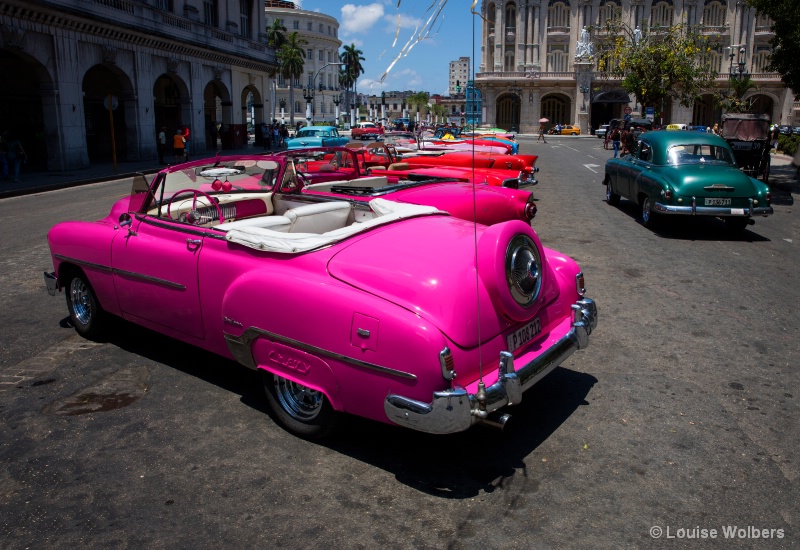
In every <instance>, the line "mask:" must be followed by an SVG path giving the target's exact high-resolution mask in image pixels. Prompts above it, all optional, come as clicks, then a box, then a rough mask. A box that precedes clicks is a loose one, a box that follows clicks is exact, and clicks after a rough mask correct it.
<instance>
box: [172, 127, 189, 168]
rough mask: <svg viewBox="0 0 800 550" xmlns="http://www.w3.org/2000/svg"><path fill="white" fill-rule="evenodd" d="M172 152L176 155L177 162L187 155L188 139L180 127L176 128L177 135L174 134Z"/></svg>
mask: <svg viewBox="0 0 800 550" xmlns="http://www.w3.org/2000/svg"><path fill="white" fill-rule="evenodd" d="M172 154H173V155H174V156H175V162H181V161H182V160H183V158H184V156H185V155H186V140H185V139H184V138H183V133H181V131H180V129H177V130H175V135H174V136H172Z"/></svg>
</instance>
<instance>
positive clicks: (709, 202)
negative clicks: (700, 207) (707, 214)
mask: <svg viewBox="0 0 800 550" xmlns="http://www.w3.org/2000/svg"><path fill="white" fill-rule="evenodd" d="M730 205H731V199H706V206H730Z"/></svg>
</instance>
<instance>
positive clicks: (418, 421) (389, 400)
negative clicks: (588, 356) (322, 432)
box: [383, 298, 597, 434]
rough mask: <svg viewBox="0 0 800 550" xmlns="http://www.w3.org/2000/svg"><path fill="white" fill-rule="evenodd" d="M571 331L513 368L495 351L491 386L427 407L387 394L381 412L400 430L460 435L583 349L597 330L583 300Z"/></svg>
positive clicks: (509, 358) (458, 392)
mask: <svg viewBox="0 0 800 550" xmlns="http://www.w3.org/2000/svg"><path fill="white" fill-rule="evenodd" d="M572 311H573V318H572V328H571V329H570V331H569V332H568V333H567V334H566V335H564V336H563V337H561V338H560V339H559V340H558V341H557V342H556V343H555V344H553V345H552V346H551V347H550V348H549V349H548V350H546V351H545V352H544V353H542V354H541V355H539V356H538V357H536V358H535V359H533V360H532V361H530V362H529V363H527V364H525V365H522V366H521V367H520V368H519V369H517V370H515V369H514V356H513V355H512V354H511V353H509V352H506V351H503V352H501V353H500V363H499V365H498V378H497V382H495V383H494V384H492V385H491V386H489V387H488V388H485V390H484V389H482V388H480V389H479V390H478V392H477V393H475V394H470V393H468V392H467V391H466V390H465V389H464V388H461V387H456V388H453V389H452V390H447V391H441V392H434V394H433V400H432V401H431V402H430V403H423V402H421V401H416V400H414V399H409V398H407V397H403V396H402V395H396V394H389V395H388V396H387V397H386V399H385V401H384V403H383V410H384V412H385V413H386V417H387V418H388V419H389V420H391V421H392V422H394V423H395V424H399V425H400V426H405V427H407V428H411V429H414V430H419V431H423V432H427V433H433V434H444V433H453V432H457V431H463V430H466V429H467V428H469V427H470V426H471V425H472V424H475V423H479V422H484V421H486V420H487V419H491V413H493V412H495V411H497V410H498V409H500V408H502V407H504V406H506V405H509V404H518V403H520V402H521V401H522V394H523V392H524V391H525V390H528V389H530V388H531V387H532V386H533V385H534V384H536V383H537V382H538V381H539V380H541V379H542V378H544V377H545V376H546V375H547V374H548V373H549V372H550V371H552V370H553V369H555V368H556V367H557V366H558V365H560V364H561V363H562V362H563V361H564V360H566V359H567V358H568V357H569V356H570V355H572V354H573V353H574V352H576V351H577V350H581V349H584V348H585V347H586V346H588V345H589V335H590V334H591V333H592V330H594V329H595V328H596V327H597V306H596V305H595V303H594V300H591V299H589V298H584V299H581V300H578V301H577V302H576V303H575V304H573V305H572Z"/></svg>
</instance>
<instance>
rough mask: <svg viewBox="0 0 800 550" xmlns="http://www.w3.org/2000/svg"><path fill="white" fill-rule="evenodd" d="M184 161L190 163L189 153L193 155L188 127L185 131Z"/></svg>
mask: <svg viewBox="0 0 800 550" xmlns="http://www.w3.org/2000/svg"><path fill="white" fill-rule="evenodd" d="M182 135H183V160H184V161H186V162H188V161H189V153H191V151H190V149H189V145H190V141H189V127H188V126H186V127H185V128H184V129H183V134H182Z"/></svg>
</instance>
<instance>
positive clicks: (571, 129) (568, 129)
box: [561, 124, 581, 136]
mask: <svg viewBox="0 0 800 550" xmlns="http://www.w3.org/2000/svg"><path fill="white" fill-rule="evenodd" d="M561 135H562V136H579V135H581V129H580V128H578V127H577V126H572V125H570V124H565V125H564V126H562V127H561Z"/></svg>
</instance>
